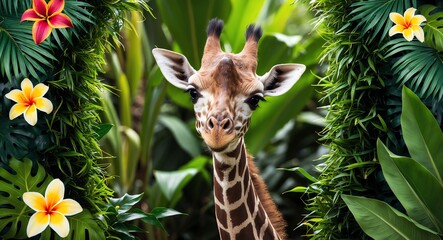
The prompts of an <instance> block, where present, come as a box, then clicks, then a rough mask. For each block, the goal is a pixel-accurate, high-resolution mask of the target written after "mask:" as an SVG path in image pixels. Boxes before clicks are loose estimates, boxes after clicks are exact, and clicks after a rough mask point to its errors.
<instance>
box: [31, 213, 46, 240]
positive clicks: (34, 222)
mask: <svg viewBox="0 0 443 240" xmlns="http://www.w3.org/2000/svg"><path fill="white" fill-rule="evenodd" d="M48 225H49V215H48V214H46V212H36V213H34V214H33V215H32V216H31V218H30V219H29V222H28V227H27V228H26V234H27V235H28V237H33V236H35V235H37V234H39V233H41V232H43V231H44V230H45V229H46V227H47V226H48Z"/></svg>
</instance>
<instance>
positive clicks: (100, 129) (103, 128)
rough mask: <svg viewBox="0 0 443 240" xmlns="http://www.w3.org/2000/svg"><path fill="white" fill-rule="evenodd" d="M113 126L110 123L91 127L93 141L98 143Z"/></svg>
mask: <svg viewBox="0 0 443 240" xmlns="http://www.w3.org/2000/svg"><path fill="white" fill-rule="evenodd" d="M113 126H114V125H112V124H110V123H102V124H99V125H97V126H93V129H94V132H95V134H96V136H95V139H96V140H97V141H98V140H100V139H102V138H103V137H104V136H105V135H106V134H107V133H108V132H109V131H110V130H111V128H112V127H113Z"/></svg>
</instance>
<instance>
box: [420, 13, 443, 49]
mask: <svg viewBox="0 0 443 240" xmlns="http://www.w3.org/2000/svg"><path fill="white" fill-rule="evenodd" d="M419 10H420V14H422V15H423V16H424V17H425V18H426V25H425V26H424V27H423V31H424V33H425V36H426V38H425V42H426V44H427V45H428V46H431V47H432V48H434V49H436V50H438V51H440V52H441V51H443V10H442V9H441V8H437V7H436V6H433V5H423V6H420V8H419Z"/></svg>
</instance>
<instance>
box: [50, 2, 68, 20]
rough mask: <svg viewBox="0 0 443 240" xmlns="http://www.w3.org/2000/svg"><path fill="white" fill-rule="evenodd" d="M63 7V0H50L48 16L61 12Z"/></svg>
mask: <svg viewBox="0 0 443 240" xmlns="http://www.w3.org/2000/svg"><path fill="white" fill-rule="evenodd" d="M63 8H65V0H51V1H49V3H48V17H49V16H52V15H54V14H57V13H61V12H62V11H63Z"/></svg>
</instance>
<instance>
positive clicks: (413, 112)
mask: <svg viewBox="0 0 443 240" xmlns="http://www.w3.org/2000/svg"><path fill="white" fill-rule="evenodd" d="M402 101H403V108H402V115H401V126H402V131H403V135H404V140H405V143H406V145H407V147H408V150H409V153H410V154H411V156H412V158H413V159H415V160H416V161H417V162H419V163H420V164H422V165H423V166H424V167H425V168H426V169H428V170H429V171H430V172H431V173H432V174H433V175H434V176H435V177H436V178H437V179H438V181H439V182H440V185H441V186H443V161H442V159H443V147H442V144H443V132H442V131H441V129H440V126H439V125H438V123H437V121H436V120H435V118H434V116H433V115H432V113H431V112H430V111H429V110H428V109H427V108H426V106H425V105H424V104H423V103H422V102H421V101H420V99H419V98H418V97H417V96H416V95H415V94H414V93H413V92H412V91H411V90H409V89H408V88H406V87H403V96H402Z"/></svg>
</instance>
